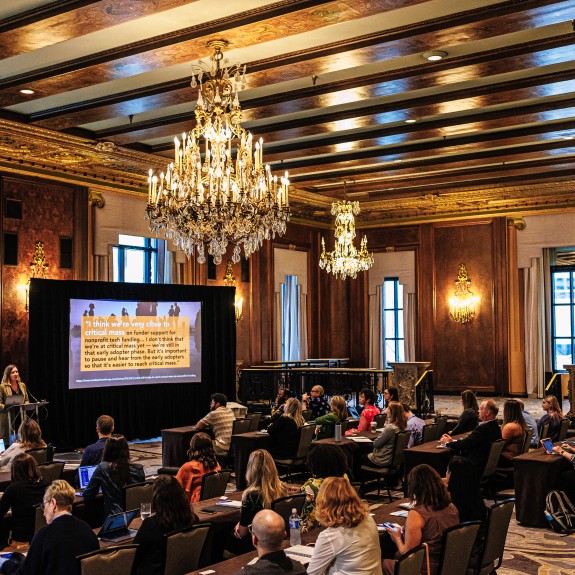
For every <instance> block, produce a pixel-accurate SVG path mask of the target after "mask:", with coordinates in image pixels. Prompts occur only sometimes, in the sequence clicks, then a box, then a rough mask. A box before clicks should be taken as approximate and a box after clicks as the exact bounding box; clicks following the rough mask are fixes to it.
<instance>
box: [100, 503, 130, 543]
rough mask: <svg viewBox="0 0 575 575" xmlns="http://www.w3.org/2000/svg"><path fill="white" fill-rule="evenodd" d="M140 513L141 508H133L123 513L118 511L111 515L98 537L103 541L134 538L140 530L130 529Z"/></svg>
mask: <svg viewBox="0 0 575 575" xmlns="http://www.w3.org/2000/svg"><path fill="white" fill-rule="evenodd" d="M139 514H140V510H139V509H132V510H131V511H125V512H123V513H116V515H110V516H109V517H108V518H107V519H106V521H104V525H102V527H101V529H100V531H98V538H99V539H102V540H103V541H125V540H126V539H132V538H133V537H135V536H136V533H137V532H138V530H137V529H130V524H131V523H132V521H133V520H134V519H135V518H136V517H138V515H139Z"/></svg>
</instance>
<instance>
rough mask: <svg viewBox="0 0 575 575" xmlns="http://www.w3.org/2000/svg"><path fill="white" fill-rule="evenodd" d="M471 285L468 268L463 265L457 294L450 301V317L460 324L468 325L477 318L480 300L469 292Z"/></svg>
mask: <svg viewBox="0 0 575 575" xmlns="http://www.w3.org/2000/svg"><path fill="white" fill-rule="evenodd" d="M470 285H471V280H470V279H469V276H468V275H467V268H466V267H465V264H461V265H460V266H459V273H458V274H457V279H456V280H455V293H454V295H453V297H452V298H450V299H449V316H450V317H451V319H452V320H453V321H456V322H458V323H468V322H470V321H472V320H473V318H474V317H475V313H476V310H475V307H476V305H477V302H478V301H479V298H478V297H477V296H475V295H473V293H472V292H471V291H470V290H469V286H470Z"/></svg>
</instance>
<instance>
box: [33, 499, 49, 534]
mask: <svg viewBox="0 0 575 575" xmlns="http://www.w3.org/2000/svg"><path fill="white" fill-rule="evenodd" d="M34 509H35V511H36V515H35V519H34V533H36V531H38V529H40V527H44V525H46V518H45V517H44V508H43V507H42V504H41V503H38V505H34Z"/></svg>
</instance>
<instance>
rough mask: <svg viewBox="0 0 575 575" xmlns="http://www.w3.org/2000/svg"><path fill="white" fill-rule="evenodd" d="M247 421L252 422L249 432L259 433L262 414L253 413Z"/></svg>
mask: <svg viewBox="0 0 575 575" xmlns="http://www.w3.org/2000/svg"><path fill="white" fill-rule="evenodd" d="M247 419H249V420H250V427H249V429H248V431H257V430H258V427H259V425H260V421H261V419H262V414H261V413H251V414H250V415H249V416H248V417H247Z"/></svg>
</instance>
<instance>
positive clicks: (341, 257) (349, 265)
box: [319, 182, 373, 280]
mask: <svg viewBox="0 0 575 575" xmlns="http://www.w3.org/2000/svg"><path fill="white" fill-rule="evenodd" d="M344 187H345V182H344ZM331 213H332V215H334V216H335V249H334V250H333V252H329V253H326V251H325V241H324V239H323V238H321V256H320V258H319V267H320V268H321V269H325V271H326V272H327V273H332V274H333V275H334V276H335V277H336V278H340V279H342V280H344V279H346V278H347V277H348V276H349V277H351V278H353V279H355V278H356V277H357V274H358V272H364V271H367V270H368V269H369V268H370V267H371V266H372V265H373V254H370V253H369V252H368V251H367V237H366V236H363V239H362V240H361V247H360V249H359V251H357V250H356V248H355V246H354V245H353V240H354V238H355V218H354V216H356V215H357V214H359V202H348V201H347V200H343V201H341V202H334V203H333V204H332V205H331Z"/></svg>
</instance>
